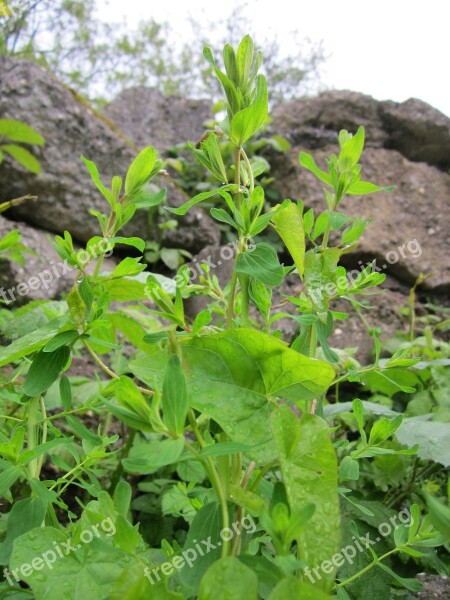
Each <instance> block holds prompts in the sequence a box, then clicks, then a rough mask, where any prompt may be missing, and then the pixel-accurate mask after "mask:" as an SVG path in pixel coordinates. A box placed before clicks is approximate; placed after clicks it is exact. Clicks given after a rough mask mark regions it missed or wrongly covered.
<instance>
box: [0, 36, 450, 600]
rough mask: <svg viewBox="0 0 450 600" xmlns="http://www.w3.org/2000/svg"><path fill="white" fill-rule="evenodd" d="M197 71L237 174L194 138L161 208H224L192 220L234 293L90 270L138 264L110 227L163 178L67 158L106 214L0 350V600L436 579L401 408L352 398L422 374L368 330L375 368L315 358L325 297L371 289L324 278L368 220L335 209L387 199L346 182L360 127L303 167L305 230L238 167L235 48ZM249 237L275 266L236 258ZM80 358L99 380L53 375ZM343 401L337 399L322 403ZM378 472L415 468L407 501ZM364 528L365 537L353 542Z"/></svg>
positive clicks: (143, 273)
mask: <svg viewBox="0 0 450 600" xmlns="http://www.w3.org/2000/svg"><path fill="white" fill-rule="evenodd" d="M204 55H205V58H206V60H207V61H208V64H210V65H211V67H212V69H213V71H214V73H215V76H216V77H217V79H218V81H219V82H220V84H221V86H222V88H223V92H224V95H225V98H226V100H225V105H226V118H225V119H224V121H223V122H222V124H221V130H222V131H223V133H224V136H226V137H227V139H228V143H229V144H230V145H231V147H232V150H233V152H232V155H233V164H232V165H229V164H227V163H226V155H225V158H224V155H223V154H222V147H221V146H220V145H219V144H218V142H217V139H216V135H215V133H214V132H211V133H209V135H207V136H206V138H205V139H204V140H203V141H202V142H201V144H200V146H199V148H197V149H196V151H195V155H196V157H197V159H198V160H199V161H200V164H201V165H202V167H204V168H206V169H208V170H209V172H210V174H211V177H214V178H215V179H216V180H217V183H216V187H215V188H213V189H208V190H206V191H202V192H201V193H199V194H197V195H196V196H194V197H193V198H192V199H190V200H189V201H188V202H187V203H186V204H185V205H184V206H182V207H179V208H171V209H168V210H169V212H171V213H172V214H175V215H180V214H185V213H186V212H187V211H188V210H189V209H190V208H191V207H192V206H195V205H196V204H198V203H201V202H206V201H214V202H216V200H218V201H219V202H220V203H221V205H220V206H214V207H212V208H211V210H210V212H211V215H212V217H213V218H215V219H216V220H217V221H219V222H221V223H226V224H227V225H228V226H229V227H230V228H231V229H232V230H233V231H234V232H235V235H236V238H237V239H236V255H235V257H234V264H233V272H232V276H231V279H230V281H229V282H228V283H227V284H226V285H225V286H224V287H221V286H220V285H219V282H218V280H217V277H215V276H214V273H213V270H212V269H211V268H209V267H205V268H204V270H203V273H204V275H203V276H202V277H201V278H200V281H199V283H192V282H191V281H190V279H189V269H188V267H187V266H181V267H180V268H179V269H178V271H177V274H176V276H175V277H174V278H173V279H169V278H166V277H163V276H161V275H159V274H157V273H151V272H149V271H148V270H147V269H146V265H145V264H144V263H143V262H142V258H141V257H140V256H139V257H126V258H123V259H122V260H121V261H120V262H119V263H118V264H117V265H116V266H115V268H114V269H113V270H112V271H109V272H107V271H105V270H104V263H103V260H104V256H105V254H106V253H109V252H110V251H111V249H114V247H115V246H116V245H117V244H121V245H125V246H132V247H133V248H134V249H136V250H138V251H139V252H140V253H143V252H144V250H145V243H144V241H143V240H142V239H139V238H135V237H127V236H125V235H123V233H122V232H121V229H122V228H123V227H124V226H125V225H126V224H127V223H128V222H129V221H130V219H131V218H132V217H133V214H134V212H135V211H136V209H137V208H138V207H139V206H154V205H155V204H154V203H155V198H154V195H153V194H152V193H151V192H150V191H149V187H148V184H149V182H151V180H152V179H153V178H154V177H155V175H156V174H157V173H158V172H159V171H160V170H161V168H162V167H163V162H162V161H161V160H160V159H159V158H158V156H157V153H156V151H155V150H154V149H153V148H151V147H148V148H145V149H143V150H142V151H141V152H140V153H139V154H138V156H137V157H136V158H135V160H134V161H133V163H132V164H131V166H130V168H129V169H128V172H127V173H126V176H125V178H124V179H122V177H119V176H115V177H113V178H112V181H111V184H110V185H109V186H107V185H106V184H105V183H104V182H102V181H101V179H100V177H99V174H98V170H97V168H96V166H95V163H94V162H92V161H91V160H90V159H87V158H84V157H82V160H83V162H84V165H85V166H86V168H87V169H88V170H89V172H90V174H91V177H92V181H93V184H94V185H95V186H96V187H97V189H98V191H99V192H100V194H101V195H102V196H103V197H104V198H105V200H106V202H107V206H108V207H109V212H108V214H103V213H100V212H95V211H91V212H92V215H93V216H95V217H96V218H97V220H98V222H99V229H100V232H99V233H101V235H99V236H95V237H93V238H92V239H90V240H89V241H88V242H87V244H86V248H85V250H84V254H82V255H80V253H79V252H75V249H74V246H73V240H72V237H71V235H70V233H69V232H67V231H66V232H65V233H64V235H63V236H56V238H55V241H54V247H55V249H56V251H57V252H58V253H59V255H60V256H61V258H62V259H64V260H66V261H67V263H68V264H69V265H70V266H71V267H73V268H74V269H75V270H76V275H75V278H74V283H73V287H72V289H71V291H70V293H69V294H68V296H67V298H66V300H65V301H64V302H63V301H61V302H58V303H53V304H51V303H47V304H46V303H38V304H35V305H30V306H28V307H24V308H22V309H20V313H18V315H17V323H16V327H15V329H14V328H12V331H13V333H14V337H15V339H14V340H13V341H12V342H11V344H10V345H9V346H7V347H5V348H3V349H2V350H1V351H0V366H6V365H8V366H9V369H8V370H5V372H4V375H3V381H2V383H1V387H0V402H1V406H2V411H3V413H4V414H2V416H1V418H2V420H3V421H4V426H3V429H2V432H1V434H0V457H1V459H0V469H1V472H0V490H1V492H2V495H3V496H4V497H5V499H6V500H7V501H8V502H10V503H12V502H13V501H14V504H13V505H12V508H11V511H10V512H9V516H8V519H7V521H6V523H5V522H4V523H3V529H4V537H3V541H2V543H1V545H0V557H1V559H2V563H3V564H4V565H8V567H7V570H5V571H4V576H5V583H4V585H3V590H2V591H3V592H4V595H5V597H6V598H14V597H17V594H19V593H20V594H22V591H21V590H20V589H19V587H18V584H19V582H20V581H23V582H25V583H26V584H27V585H28V586H29V591H27V592H25V593H27V594H32V595H33V596H34V597H35V598H53V597H54V598H58V599H59V598H63V599H66V598H67V599H71V598H79V597H80V596H81V595H82V596H84V597H86V598H91V597H92V598H94V597H95V598H105V599H106V598H113V599H114V598H130V599H131V598H132V599H133V600H139V599H140V598H142V599H144V598H148V597H152V598H156V599H159V598H161V599H166V598H173V599H174V600H175V599H177V598H178V599H183V598H186V599H188V598H195V597H197V598H201V599H205V600H209V599H212V598H228V597H233V598H255V599H257V598H263V599H269V600H278V599H279V598H280V599H281V598H286V597H289V598H291V597H292V598H304V599H307V598H318V599H320V600H322V599H325V598H330V597H331V594H334V595H335V597H337V598H340V599H342V598H349V597H352V598H358V597H361V589H362V588H361V587H358V586H361V585H365V584H366V583H365V582H367V578H371V579H370V582H371V585H372V586H373V588H374V590H375V592H374V594H375V596H376V597H387V595H386V594H389V593H390V592H389V590H390V588H391V586H393V585H394V586H397V587H398V586H400V587H403V588H406V589H409V590H413V591H416V590H418V589H419V588H420V587H421V586H420V583H419V582H417V581H416V580H414V579H412V578H411V577H409V576H405V570H408V569H409V571H410V573H412V574H414V573H415V572H416V571H417V570H418V569H419V567H422V566H423V565H426V566H428V567H429V568H431V569H434V570H436V571H438V572H445V567H444V566H443V565H444V563H443V561H442V560H441V556H443V553H445V552H446V549H445V548H446V547H445V545H444V544H447V546H448V540H447V537H446V536H447V533H448V532H447V525H448V523H447V520H448V519H447V517H448V515H447V514H446V507H445V506H443V505H442V504H441V503H440V501H439V500H437V499H435V498H432V497H431V495H430V493H429V492H430V491H431V490H429V489H428V490H427V493H425V491H423V490H420V489H416V487H415V485H414V481H415V480H416V476H417V469H418V468H419V467H420V468H422V467H423V468H425V469H426V468H428V465H429V464H430V459H431V460H435V459H436V458H438V457H436V456H435V455H434V454H433V453H432V452H430V453H429V454H428V453H427V450H429V449H427V446H426V443H424V441H423V439H420V445H417V444H416V438H415V436H414V434H411V432H410V431H408V425H409V423H408V421H407V420H406V419H404V418H403V415H402V414H401V413H400V412H397V411H395V410H393V408H392V407H389V406H386V405H385V404H383V403H381V402H378V403H377V402H375V401H374V400H376V398H374V397H372V398H371V400H359V399H354V395H355V391H356V390H357V391H358V392H365V393H367V390H369V391H371V392H372V394H374V393H376V392H380V390H381V389H383V390H384V391H385V394H386V395H387V396H388V397H394V396H395V395H396V394H398V393H401V394H405V395H407V394H412V393H415V391H416V387H418V385H419V383H420V379H419V377H418V375H417V373H416V372H417V371H418V370H419V369H418V365H419V364H420V363H421V362H425V363H426V364H425V366H424V369H431V370H432V369H433V368H434V366H435V364H434V359H435V357H432V356H425V355H423V354H422V355H421V356H417V355H416V353H415V352H412V349H411V347H406V348H401V349H398V350H397V351H395V352H394V354H392V356H390V357H388V358H382V355H381V345H380V342H379V339H378V337H377V335H376V332H374V347H375V361H374V364H373V365H369V366H361V365H358V364H357V363H356V362H355V361H353V362H352V361H351V360H348V359H345V358H343V357H342V355H341V354H339V353H338V352H337V351H336V350H335V349H333V348H332V347H331V346H330V344H329V337H330V334H331V332H332V329H333V325H334V322H335V321H336V320H337V319H338V320H345V318H346V317H347V314H346V313H343V312H336V311H335V310H333V306H332V302H333V300H335V299H337V298H343V299H344V300H347V301H349V303H350V304H351V303H357V302H359V300H355V298H358V297H359V296H363V297H364V296H370V295H371V294H373V293H377V292H378V291H379V290H378V289H377V286H379V284H380V283H382V281H383V279H384V276H383V275H381V274H379V273H377V272H376V271H375V270H374V269H372V268H371V267H366V268H364V269H363V270H362V271H361V273H360V274H359V276H358V277H357V278H356V279H355V280H354V281H350V280H349V279H348V278H347V274H346V271H345V268H344V267H343V266H342V265H341V264H340V258H341V256H342V254H343V253H344V252H345V253H346V252H348V251H350V250H351V249H352V248H353V247H354V246H355V244H356V243H357V241H358V239H359V238H360V236H361V235H362V234H363V231H364V229H365V227H366V226H368V224H369V223H368V222H367V221H363V220H362V219H360V218H358V217H355V218H351V217H349V216H348V215H346V214H345V213H344V212H342V211H341V210H340V208H341V206H342V201H343V199H344V198H345V197H346V196H352V195H357V196H361V195H365V194H367V193H373V192H377V191H379V190H381V189H389V188H381V187H378V186H377V185H375V184H373V183H369V182H366V181H364V180H363V179H362V177H361V167H360V165H359V160H360V157H361V153H362V151H363V146H364V129H363V128H359V129H358V131H357V132H356V133H355V135H351V134H350V133H348V132H346V131H341V132H340V135H339V142H340V151H339V154H338V155H333V156H331V157H330V158H329V160H328V161H327V164H326V170H325V169H323V168H321V167H320V166H318V165H316V164H315V162H314V160H313V159H312V157H311V156H309V155H308V154H305V153H301V154H300V157H299V160H300V165H302V166H303V167H304V168H307V169H309V170H310V171H311V172H312V173H314V174H315V175H316V177H317V178H318V180H319V181H320V183H321V185H325V186H326V188H325V201H326V209H325V210H324V211H323V212H321V213H319V214H314V213H313V211H312V210H308V211H305V210H304V204H303V202H301V201H297V202H295V201H292V200H290V199H287V200H284V201H283V202H281V203H280V204H278V205H276V206H273V207H270V208H269V209H268V210H267V203H266V202H265V192H264V189H263V187H262V186H261V185H259V182H258V178H259V177H260V176H261V175H262V172H261V170H260V168H259V166H258V164H257V161H251V159H250V158H249V156H248V153H247V150H248V148H249V142H250V141H251V139H252V137H253V136H254V135H255V134H257V133H258V132H259V131H260V130H261V128H262V127H263V126H264V123H265V122H266V120H267V115H268V91H267V83H266V79H265V77H264V75H262V74H261V73H260V72H259V70H260V66H261V63H262V56H261V54H260V53H259V52H257V51H255V49H254V45H253V41H252V39H251V38H250V37H249V36H245V37H244V38H243V39H242V40H241V42H240V44H239V46H238V47H237V49H235V48H233V47H232V46H231V45H226V46H225V48H224V52H223V61H224V66H223V67H222V66H221V65H220V64H219V63H218V62H216V60H215V58H214V56H213V53H212V51H211V50H210V49H209V48H205V51H204ZM229 173H231V174H232V176H231V177H230V175H229ZM266 230H272V231H273V232H275V233H276V234H277V235H278V236H279V238H280V240H281V241H282V243H283V244H284V246H285V248H286V251H287V253H288V255H289V256H290V257H291V260H290V262H292V264H289V265H284V264H281V263H280V261H279V258H278V255H277V253H276V251H275V249H274V248H273V247H272V246H271V245H270V244H268V243H267V241H257V242H256V243H255V242H254V240H253V237H254V236H259V235H260V234H261V233H263V232H264V231H266ZM332 243H334V245H331V244H332ZM81 256H82V258H81ZM90 263H94V268H93V270H92V271H90V273H88V271H87V269H86V267H87V265H88V264H90ZM287 274H293V275H296V276H298V278H299V280H300V281H301V283H302V292H301V293H300V294H299V295H298V296H296V297H293V296H286V297H285V300H286V302H291V303H292V304H293V306H294V307H295V308H296V313H295V314H294V316H292V315H291V316H290V318H293V319H295V321H296V322H297V323H298V325H299V329H300V330H299V334H298V335H297V336H296V337H295V339H294V340H293V341H292V342H290V343H288V342H287V341H284V340H283V339H281V334H280V332H279V331H277V330H276V329H274V326H276V322H277V320H278V319H279V318H280V317H281V316H288V315H287V313H286V314H285V313H279V312H278V313H277V312H275V310H274V308H273V307H272V291H273V290H274V289H276V288H281V286H282V283H283V281H284V279H285V277H286V275H287ZM281 289H282V288H281ZM199 294H202V295H205V296H206V297H207V298H208V299H209V304H208V306H207V308H206V309H204V310H203V311H201V312H199V313H198V314H197V315H196V316H195V318H194V319H190V318H188V317H187V315H186V312H185V308H184V301H185V300H186V299H187V298H189V297H191V296H194V295H199ZM10 332H11V329H10ZM86 354H87V355H88V356H89V357H90V359H91V361H92V363H93V364H94V365H95V366H96V367H97V368H98V370H99V374H98V375H97V374H96V377H95V381H90V379H89V378H88V379H83V378H80V377H77V376H74V375H73V374H72V373H71V371H70V368H71V364H72V362H76V361H77V360H78V359H79V357H80V356H83V355H86ZM422 366H423V365H422ZM339 386H347V389H348V390H349V391H348V392H347V393H348V394H349V395H350V396H351V398H352V400H353V402H345V401H344V402H334V403H333V402H330V401H331V400H333V399H336V397H335V396H334V397H333V392H334V393H335V394H336V390H338V387H339ZM424 424H425V423H424ZM427 424H428V423H427ZM439 425H442V423H439ZM369 427H370V429H369ZM405 427H406V430H405ZM402 428H403V430H402ZM422 433H423V429H422ZM416 437H417V436H416ZM424 452H425V454H424ZM387 457H389V459H391V460H395V461H404V460H405V461H412V462H411V463H407V472H408V473H409V469H410V468H411V465H412V470H413V472H414V473H415V474H414V476H413V477H412V485H411V486H410V487H409V488H405V489H406V495H405V494H403V495H401V494H400V495H399V496H397V497H396V496H393V497H391V498H390V499H389V498H383V494H382V493H380V492H389V485H388V486H387V489H385V490H383V489H381V487H382V486H380V489H377V487H376V486H373V485H372V486H371V485H370V484H369V483H368V481H369V480H370V479H371V474H370V469H371V467H372V465H374V464H375V465H376V466H377V463H376V461H378V460H382V459H386V458H387ZM400 464H403V463H401V462H400ZM372 479H373V478H372ZM419 481H420V478H419ZM409 483H411V481H410V482H409ZM363 484H364V486H363ZM397 491H398V490H397ZM403 491H404V490H403V489H402V490H400V492H403ZM435 491H438V490H435ZM411 494H414V500H415V503H414V504H412V503H411V505H410V506H409V507H405V506H404V504H403V503H402V502H403V500H405V501H406V500H409V499H410V496H411ZM416 496H417V498H416ZM427 505H428V506H429V509H430V514H429V515H428V514H427V512H428V509H427ZM394 508H395V509H397V510H398V511H400V512H398V514H397V513H396V512H395V510H394ZM407 509H408V510H407ZM405 511H406V512H407V514H408V519H407V520H404V519H402V518H401V515H402V513H403V514H404V513H405ZM394 517H395V518H396V519H394ZM134 522H136V523H135V524H133V523H134ZM105 524H106V525H105ZM387 525H388V526H389V532H387V529H386V526H387ZM377 530H378V532H379V533H380V534H381V535H382V536H383V537H384V539H383V540H381V538H380V539H377V540H376V541H375V540H373V539H371V535H372V534H373V535H376V531H377ZM384 532H385V533H384ZM376 543H380V549H378V548H377V550H378V552H375V549H373V548H372V546H373V545H374V544H376ZM351 544H353V545H351ZM350 547H351V548H352V550H351V551H350V550H349V548H350ZM63 548H65V549H66V550H67V552H62V549H63ZM58 549H59V550H61V553H59V551H58ZM397 557H401V560H399V559H398V558H397ZM36 559H39V560H38V561H37V560H36ZM374 573H375V575H374ZM406 575H408V573H406ZM377 594H378V595H377ZM383 594H384V596H383Z"/></svg>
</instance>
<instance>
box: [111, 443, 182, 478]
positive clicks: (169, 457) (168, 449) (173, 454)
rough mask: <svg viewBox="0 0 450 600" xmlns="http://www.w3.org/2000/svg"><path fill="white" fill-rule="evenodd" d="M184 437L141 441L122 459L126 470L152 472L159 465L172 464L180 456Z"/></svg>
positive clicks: (142, 472)
mask: <svg viewBox="0 0 450 600" xmlns="http://www.w3.org/2000/svg"><path fill="white" fill-rule="evenodd" d="M183 448H184V438H182V437H180V438H178V439H176V440H172V439H167V440H163V441H158V442H141V443H138V444H136V445H135V446H133V448H132V449H131V451H130V453H129V455H128V458H125V459H124V460H123V461H122V464H123V466H124V468H125V470H126V471H128V472H129V473H135V474H140V475H143V474H148V473H154V472H155V471H157V470H158V469H160V468H161V467H166V466H167V465H172V464H173V463H175V462H177V460H178V459H179V458H180V456H181V453H182V452H183Z"/></svg>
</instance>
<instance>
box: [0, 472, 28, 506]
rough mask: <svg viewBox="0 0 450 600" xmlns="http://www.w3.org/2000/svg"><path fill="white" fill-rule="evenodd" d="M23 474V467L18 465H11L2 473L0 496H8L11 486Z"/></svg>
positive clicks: (0, 475) (0, 476)
mask: <svg viewBox="0 0 450 600" xmlns="http://www.w3.org/2000/svg"><path fill="white" fill-rule="evenodd" d="M22 474H23V472H22V469H21V468H20V467H18V466H17V465H11V466H10V467H7V468H6V469H4V470H3V471H2V472H1V473H0V497H2V498H3V497H4V496H6V494H7V493H8V490H9V488H10V487H11V486H12V485H14V483H15V482H16V481H17V480H18V479H19V477H20V476H21V475H22Z"/></svg>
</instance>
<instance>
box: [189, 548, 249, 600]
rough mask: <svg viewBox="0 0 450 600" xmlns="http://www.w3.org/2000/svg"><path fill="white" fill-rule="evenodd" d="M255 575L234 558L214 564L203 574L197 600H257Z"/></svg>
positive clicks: (227, 558)
mask: <svg viewBox="0 0 450 600" xmlns="http://www.w3.org/2000/svg"><path fill="white" fill-rule="evenodd" d="M257 598H258V578H257V577H256V574H255V573H254V572H253V571H252V570H251V569H249V568H248V567H246V566H245V565H244V564H243V563H241V562H240V560H239V559H238V558H236V557H235V556H227V557H226V558H221V559H220V560H218V561H216V562H214V563H213V564H212V565H211V566H210V567H209V569H208V570H207V571H206V573H205V574H204V576H203V578H202V580H201V582H200V588H199V591H198V600H212V599H214V600H257Z"/></svg>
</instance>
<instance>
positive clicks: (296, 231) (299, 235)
mask: <svg viewBox="0 0 450 600" xmlns="http://www.w3.org/2000/svg"><path fill="white" fill-rule="evenodd" d="M272 221H273V224H274V225H275V229H276V231H277V233H278V235H279V236H280V238H281V239H282V240H283V242H284V245H285V246H286V248H287V249H288V250H289V253H290V255H291V256H292V258H293V259H294V263H295V266H296V267H297V269H298V272H299V274H300V277H303V273H304V271H305V231H304V228H303V218H302V215H301V214H300V211H299V209H298V207H297V205H296V204H294V203H293V202H290V203H289V204H288V205H286V206H285V207H284V208H282V209H281V210H279V211H278V212H277V213H276V215H275V216H274V217H273V218H272Z"/></svg>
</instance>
